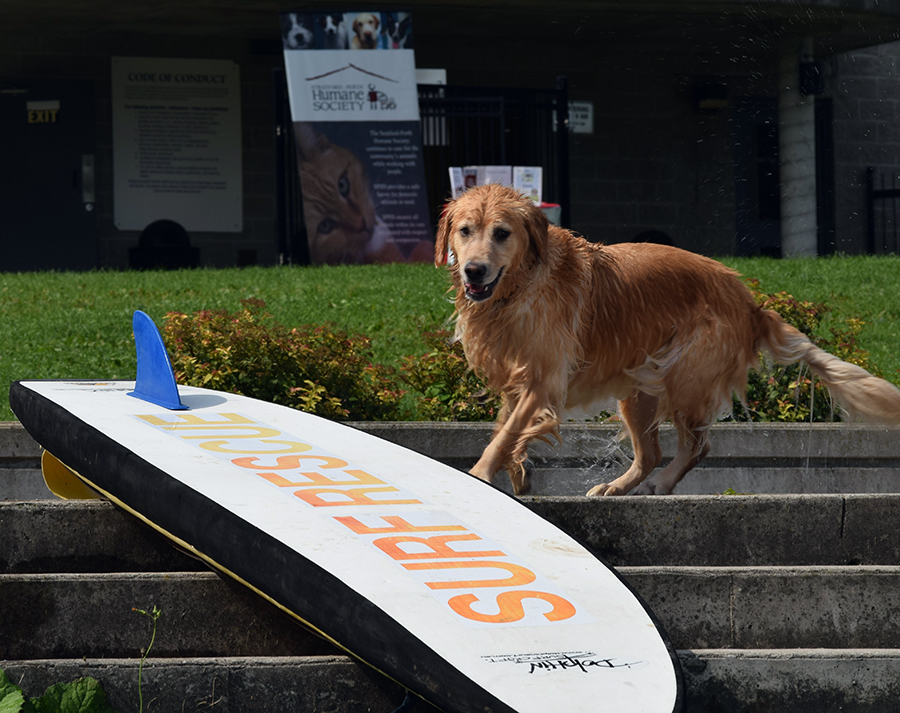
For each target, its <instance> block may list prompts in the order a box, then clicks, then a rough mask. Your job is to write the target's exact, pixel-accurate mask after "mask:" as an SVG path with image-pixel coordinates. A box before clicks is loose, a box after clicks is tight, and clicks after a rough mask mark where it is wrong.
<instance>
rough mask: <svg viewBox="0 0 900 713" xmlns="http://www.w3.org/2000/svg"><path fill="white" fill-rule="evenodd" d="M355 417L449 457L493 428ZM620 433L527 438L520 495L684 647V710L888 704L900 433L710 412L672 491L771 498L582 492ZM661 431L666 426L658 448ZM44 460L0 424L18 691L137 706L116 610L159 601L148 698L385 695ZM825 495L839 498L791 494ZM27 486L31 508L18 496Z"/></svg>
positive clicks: (5, 634) (390, 702)
mask: <svg viewBox="0 0 900 713" xmlns="http://www.w3.org/2000/svg"><path fill="white" fill-rule="evenodd" d="M356 425H357V426H358V427H360V428H365V429H366V430H370V431H373V432H375V433H377V434H378V435H382V436H384V437H387V438H389V439H390V440H394V441H396V442H400V443H402V444H403V445H407V446H409V447H412V448H414V449H416V450H420V451H422V452H425V453H428V454H429V455H432V456H433V457H437V458H439V459H441V460H444V461H445V462H448V463H450V464H451V465H455V466H457V467H462V468H466V467H468V466H469V465H471V463H472V462H474V460H475V459H476V458H477V457H478V455H479V453H480V450H481V448H482V447H483V445H484V443H485V442H486V441H487V439H488V438H489V437H490V430H491V426H490V424H447V425H443V424H442V425H439V426H436V425H435V424H356ZM616 430H617V429H616V427H614V426H602V425H601V426H598V425H596V424H567V425H565V426H564V427H563V432H564V434H563V435H564V444H563V445H562V446H561V447H559V448H556V449H550V448H548V447H546V446H540V447H538V448H536V449H535V451H534V453H533V455H534V461H535V464H536V466H537V470H536V476H535V483H536V485H537V488H536V491H537V493H538V496H537V497H529V498H525V499H524V501H525V502H526V504H528V505H529V507H532V508H534V509H535V510H536V511H538V512H539V513H540V514H542V515H543V516H545V517H547V518H548V519H550V520H551V521H553V522H556V523H557V524H558V525H559V526H560V527H562V528H563V529H565V530H567V531H568V532H570V533H571V534H572V535H573V536H575V537H576V538H577V539H579V540H581V541H582V542H584V543H585V544H586V545H588V546H589V547H591V548H592V549H594V550H595V551H596V552H598V554H600V555H601V556H602V557H604V558H605V559H606V560H607V561H608V562H610V563H611V564H613V565H615V566H616V567H617V569H618V570H619V572H620V574H621V575H622V576H623V577H624V578H625V579H626V580H627V581H628V582H629V583H630V584H631V586H632V587H633V588H634V589H635V591H637V592H638V593H639V594H640V595H641V596H642V597H643V598H644V599H645V600H646V601H647V602H648V604H649V605H650V607H651V608H652V609H653V611H654V612H655V613H656V615H657V617H658V618H659V620H660V622H661V624H662V625H663V626H664V627H665V628H666V629H667V631H668V633H669V636H670V638H671V639H672V641H673V643H674V644H675V645H676V647H678V648H679V658H680V660H681V662H682V667H683V670H684V675H685V682H686V693H687V700H686V706H685V711H686V713H695V712H696V713H699V712H700V711H703V712H704V713H707V712H714V711H722V712H726V711H727V712H729V713H731V712H732V711H770V710H773V711H774V710H778V711H782V710H790V711H792V713H806V711H810V712H812V711H816V713H820V712H821V711H836V710H842V711H859V712H861V713H862V712H865V713H869V712H872V713H874V712H875V711H877V712H878V713H884V712H885V711H891V710H895V709H897V701H898V700H900V649H897V648H893V647H897V646H898V643H900V623H895V622H894V621H892V613H893V612H894V611H896V610H897V608H898V605H900V587H898V584H900V531H898V528H897V527H896V522H897V520H898V515H900V483H897V482H895V481H897V480H900V479H898V478H897V473H898V464H900V439H898V438H897V437H896V436H897V435H898V434H897V432H896V431H893V432H892V431H890V430H888V429H880V428H871V427H863V426H844V425H836V426H831V425H825V426H808V425H803V426H787V427H785V426H783V425H779V426H777V427H774V426H773V427H769V426H765V425H758V424H757V425H752V426H745V425H734V424H725V425H717V426H716V427H714V429H713V453H712V454H711V455H712V457H711V458H710V459H708V460H707V461H706V464H705V466H704V467H701V468H698V469H697V470H696V471H695V472H694V473H692V474H691V476H689V477H688V479H686V481H685V483H684V485H683V487H682V488H681V489H680V491H679V492H681V493H688V492H693V491H694V490H696V489H698V488H699V489H706V490H707V491H708V493H717V492H721V491H723V490H725V489H726V488H733V489H734V490H737V491H740V492H755V493H760V492H768V493H773V492H775V493H780V494H766V495H738V496H721V495H710V494H700V495H678V496H673V497H666V498H647V497H637V498H617V499H587V498H583V497H577V496H579V495H580V494H581V493H583V492H584V491H585V490H586V488H587V485H588V484H592V483H593V482H596V481H597V480H602V479H608V477H611V476H614V475H615V474H617V472H619V470H620V469H621V464H622V462H624V458H625V457H626V455H627V454H626V453H625V451H623V450H621V444H618V443H617V442H616V441H615V437H614V434H615V432H616ZM672 436H673V434H672V432H671V430H669V429H664V430H663V448H664V450H665V451H666V452H667V453H671V451H672V448H673V443H672V440H673V439H672ZM39 455H40V449H39V448H38V446H37V444H35V443H34V442H33V441H31V440H30V439H29V438H28V437H27V435H26V434H24V432H23V431H22V429H21V427H19V426H18V425H17V424H0V500H6V501H7V502H2V503H0V658H2V659H3V660H2V661H0V668H3V669H4V670H6V671H7V672H8V673H9V674H10V676H11V677H12V679H13V680H14V681H16V682H21V684H22V685H23V686H24V687H25V688H26V690H27V691H28V692H29V694H30V695H37V694H40V693H41V692H43V690H44V689H45V688H46V687H47V686H48V685H50V684H52V683H56V682H59V681H63V680H71V679H74V678H76V677H77V676H79V675H85V674H87V675H94V676H95V677H97V678H99V679H100V680H101V681H102V682H103V684H104V686H105V687H106V689H107V691H108V692H109V694H110V698H111V700H112V702H113V704H114V705H116V706H117V707H118V708H119V709H120V710H132V709H135V708H137V668H138V659H139V656H140V651H141V649H142V648H144V647H145V646H146V645H147V643H148V642H149V633H150V628H149V622H148V620H147V619H146V618H145V617H142V616H140V615H139V614H136V613H135V612H133V611H132V608H134V607H138V608H147V607H149V606H152V605H154V604H155V605H156V606H159V607H160V608H161V609H162V610H163V617H162V618H161V619H160V621H159V632H158V635H157V639H156V643H155V644H154V651H153V654H154V658H152V659H151V660H150V661H149V662H148V665H147V667H146V668H145V671H144V679H143V690H144V700H145V702H147V701H152V704H151V709H155V710H161V711H170V710H171V711H178V710H191V711H199V710H206V709H208V708H210V707H212V706H215V709H216V710H219V711H224V712H225V713H231V712H234V713H237V712H239V711H240V712H243V711H267V712H269V711H276V710H277V711H280V710H291V711H297V713H306V712H307V711H309V712H310V713H312V712H313V711H316V713H321V712H322V711H334V712H335V713H344V712H345V711H346V712H347V713H350V712H351V711H353V712H356V711H387V712H390V711H394V710H395V709H396V708H397V706H399V705H400V702H401V701H402V700H403V697H404V693H403V691H402V689H400V688H399V687H398V686H396V684H393V683H392V682H390V681H387V680H386V679H384V678H383V677H382V676H380V675H379V674H378V673H377V672H374V671H372V670H371V669H369V668H367V667H365V666H362V665H358V664H357V663H355V662H353V661H352V660H350V659H348V658H346V657H344V656H342V655H339V651H338V650H337V649H336V648H335V647H334V646H333V645H332V644H330V643H328V642H325V641H323V640H321V639H318V638H316V637H315V636H314V635H312V634H310V633H308V632H306V631H305V630H304V629H303V628H302V627H300V626H299V625H298V624H296V623H295V622H294V621H293V620H292V619H290V618H289V617H287V615H285V614H283V613H282V612H281V611H280V610H278V609H277V608H276V607H274V606H273V605H270V604H268V603H266V602H265V601H263V600H261V599H260V598H258V597H256V596H255V595H253V594H252V593H250V592H249V591H247V590H245V589H244V588H243V587H241V586H240V585H237V584H236V583H234V582H232V581H231V580H227V579H222V578H220V577H219V576H218V575H216V574H214V573H211V572H209V571H208V570H206V569H205V566H204V565H203V564H202V563H200V562H198V561H197V560H194V559H191V558H189V557H187V556H186V555H184V554H182V553H180V552H179V551H177V550H176V549H175V548H174V547H172V546H171V545H170V544H169V543H168V542H167V541H166V540H164V539H163V538H162V537H161V536H159V535H158V534H156V533H155V532H153V531H151V530H149V529H148V528H146V527H145V526H143V525H139V524H138V523H137V522H136V521H135V520H134V519H133V518H131V517H129V516H127V515H125V514H123V513H120V512H119V511H117V510H116V509H115V508H113V507H112V506H111V505H109V504H108V503H103V502H97V501H91V502H87V501H85V502H62V501H57V500H52V499H48V493H47V492H46V489H45V488H44V486H43V484H42V482H41V479H40V475H39V465H38V459H39ZM607 474H608V475H607ZM741 478H745V480H741ZM503 481H504V479H503V478H501V479H499V481H498V482H499V483H501V484H502V483H503ZM760 486H762V487H760ZM504 487H506V486H504ZM829 490H832V491H841V492H840V494H822V495H810V494H802V495H793V494H785V493H791V492H794V491H799V492H806V493H811V492H818V491H829ZM843 491H846V492H852V493H863V494H850V495H848V494H843ZM554 493H555V494H556V495H553V494H554ZM562 493H565V494H566V496H561V494H562ZM875 493H898V494H875ZM26 496H27V497H36V498H43V499H42V500H40V501H34V502H21V500H22V499H23V498H25V497H26ZM157 656H158V657H159V658H156V657H157ZM431 710H433V709H432V708H431V707H430V706H428V705H427V704H422V703H420V704H418V705H417V706H416V707H415V711H417V712H418V713H427V712H428V711H431Z"/></svg>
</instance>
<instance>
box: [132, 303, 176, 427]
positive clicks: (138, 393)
mask: <svg viewBox="0 0 900 713" xmlns="http://www.w3.org/2000/svg"><path fill="white" fill-rule="evenodd" d="M132 328H133V329H134V346H135V349H136V350H137V378H136V379H135V384H134V391H129V392H128V395H129V396H134V397H135V398H136V399H142V400H143V401H149V402H150V403H151V404H156V405H157V406H162V407H163V408H167V409H169V410H170V411H183V410H185V409H187V408H188V407H187V406H185V405H184V404H183V403H181V397H180V396H179V395H178V385H177V384H176V383H175V371H174V370H173V369H172V362H171V361H169V354H168V352H166V345H165V344H163V340H162V335H160V333H159V330H158V329H157V328H156V325H155V324H154V323H153V320H152V319H150V317H149V316H148V315H146V314H145V313H144V312H141V311H140V310H136V311H135V313H134V319H133V320H132Z"/></svg>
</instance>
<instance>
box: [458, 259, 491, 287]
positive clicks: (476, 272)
mask: <svg viewBox="0 0 900 713" xmlns="http://www.w3.org/2000/svg"><path fill="white" fill-rule="evenodd" d="M464 272H465V273H466V279H467V280H468V281H469V282H474V283H476V284H478V283H480V282H481V281H482V280H483V279H484V276H485V275H487V265H485V264H484V263H483V262H467V263H466V266H465V268H464Z"/></svg>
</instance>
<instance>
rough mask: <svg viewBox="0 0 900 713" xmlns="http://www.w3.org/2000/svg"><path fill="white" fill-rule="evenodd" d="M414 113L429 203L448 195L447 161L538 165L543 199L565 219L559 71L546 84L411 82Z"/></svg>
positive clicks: (563, 89) (563, 93)
mask: <svg viewBox="0 0 900 713" xmlns="http://www.w3.org/2000/svg"><path fill="white" fill-rule="evenodd" d="M419 114H420V117H421V122H422V143H423V145H424V146H423V151H424V159H425V160H424V163H425V172H426V181H427V183H428V198H429V203H430V205H432V206H440V205H441V204H442V203H443V201H444V200H446V198H447V197H448V196H449V195H450V179H449V174H448V171H447V169H448V168H449V167H450V166H468V165H500V166H513V165H514V166H541V167H542V168H543V171H544V185H543V199H544V201H545V202H547V203H558V204H559V205H560V207H561V211H560V212H561V216H560V222H561V223H562V224H563V225H568V224H569V143H568V133H569V132H568V126H569V100H568V89H567V83H566V79H565V77H560V78H559V79H557V83H556V87H555V88H553V89H518V88H508V87H506V88H498V87H456V86H443V85H440V86H439V85H419ZM560 127H562V129H561V130H560ZM434 217H435V218H436V217H437V216H436V215H435V216H434Z"/></svg>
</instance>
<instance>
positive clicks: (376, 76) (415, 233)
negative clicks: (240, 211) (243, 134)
mask: <svg viewBox="0 0 900 713" xmlns="http://www.w3.org/2000/svg"><path fill="white" fill-rule="evenodd" d="M281 26H282V40H283V46H284V60H285V70H286V73H287V79H288V97H289V101H290V106H291V116H292V120H293V123H294V137H295V144H296V156H297V168H298V173H299V178H300V192H301V198H302V209H303V216H304V220H303V222H304V227H305V229H306V234H307V243H308V246H309V255H310V261H311V262H312V263H313V264H316V265H320V264H339V263H386V262H411V261H415V262H430V261H431V260H432V259H433V255H434V248H433V245H434V242H433V231H432V225H431V218H430V211H429V207H428V198H427V190H426V185H425V171H424V166H423V164H422V139H421V126H420V124H419V106H418V92H417V88H416V80H415V56H414V54H413V50H412V44H413V42H412V18H411V16H410V14H409V13H402V12H345V13H340V12H333V13H282V15H281ZM371 50H378V51H371ZM384 50H388V51H384Z"/></svg>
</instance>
